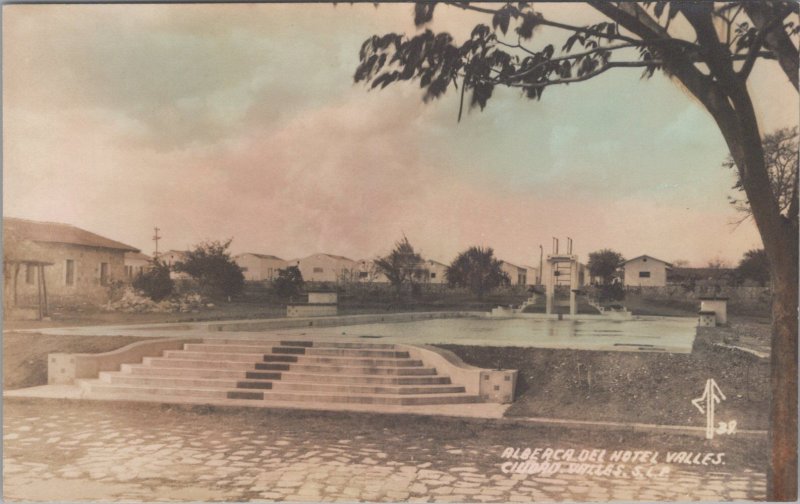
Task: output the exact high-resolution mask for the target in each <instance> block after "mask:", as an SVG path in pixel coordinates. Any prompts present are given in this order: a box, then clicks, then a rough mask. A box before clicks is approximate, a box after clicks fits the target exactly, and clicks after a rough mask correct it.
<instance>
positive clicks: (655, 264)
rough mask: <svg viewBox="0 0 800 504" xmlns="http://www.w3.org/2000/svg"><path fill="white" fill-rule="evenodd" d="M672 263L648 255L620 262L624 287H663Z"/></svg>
mask: <svg viewBox="0 0 800 504" xmlns="http://www.w3.org/2000/svg"><path fill="white" fill-rule="evenodd" d="M671 268H672V264H670V263H668V262H666V261H662V260H661V259H656V258H655V257H652V256H648V255H640V256H638V257H634V258H633V259H628V260H627V261H625V262H624V263H622V269H623V280H622V282H623V285H625V287H664V286H665V285H667V271H668V270H669V269H671Z"/></svg>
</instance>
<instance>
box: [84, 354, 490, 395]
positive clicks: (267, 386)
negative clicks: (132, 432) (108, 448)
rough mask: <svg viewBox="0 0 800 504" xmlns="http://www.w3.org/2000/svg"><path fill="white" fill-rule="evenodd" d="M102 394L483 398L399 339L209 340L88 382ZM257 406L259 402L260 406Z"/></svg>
mask: <svg viewBox="0 0 800 504" xmlns="http://www.w3.org/2000/svg"><path fill="white" fill-rule="evenodd" d="M82 385H83V387H84V389H85V390H86V391H87V392H88V393H89V394H90V395H91V396H95V397H104V396H107V397H114V398H132V399H145V400H153V401H165V402H168V401H169V400H170V399H171V398H172V399H174V398H191V400H192V401H193V402H203V401H204V400H207V401H208V402H225V400H232V399H235V400H251V401H253V402H254V403H256V402H257V401H293V402H317V403H360V404H384V405H430V404H455V403H473V402H479V401H480V398H479V396H477V395H471V394H467V393H466V392H465V389H464V387H463V386H461V385H458V384H453V383H452V382H451V380H450V378H449V377H448V376H442V375H440V374H438V373H437V371H436V369H435V368H433V367H428V366H425V364H424V363H423V362H422V361H421V360H417V359H412V358H411V357H410V355H409V353H408V352H407V351H400V350H398V349H397V348H396V347H395V345H392V344H380V343H361V342H311V341H294V340H283V341H275V342H264V341H256V340H253V339H233V338H231V339H225V338H222V339H219V338H213V339H204V340H203V343H187V344H185V345H184V348H183V349H182V350H167V351H165V352H163V355H162V356H161V357H145V358H144V359H143V361H142V363H140V364H123V365H122V366H121V369H120V371H104V372H101V373H100V375H99V377H98V379H97V380H84V381H83V382H82ZM256 404H257V403H256Z"/></svg>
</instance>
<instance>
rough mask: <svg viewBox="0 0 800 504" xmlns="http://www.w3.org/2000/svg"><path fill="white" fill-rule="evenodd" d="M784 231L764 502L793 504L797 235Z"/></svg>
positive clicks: (776, 265) (775, 271)
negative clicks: (769, 451) (765, 496)
mask: <svg viewBox="0 0 800 504" xmlns="http://www.w3.org/2000/svg"><path fill="white" fill-rule="evenodd" d="M787 227H789V226H787ZM787 231H788V232H787V233H786V235H784V236H782V237H777V238H778V239H777V240H775V241H785V242H787V243H786V245H791V246H787V247H786V248H783V247H781V248H780V249H778V250H777V251H776V252H775V253H774V254H773V259H772V263H773V268H772V285H773V288H774V292H773V296H774V298H773V301H772V354H771V362H770V365H771V369H770V388H771V390H772V397H771V402H770V430H769V433H770V447H771V459H770V467H769V475H768V478H767V498H768V499H769V500H773V501H795V500H797V281H798V271H797V260H798V257H797V238H796V237H797V234H796V233H794V235H795V238H794V240H792V239H791V235H792V233H791V230H787ZM781 238H783V240H780V239H781ZM792 242H793V244H792ZM765 245H766V244H765ZM781 249H782V250H781Z"/></svg>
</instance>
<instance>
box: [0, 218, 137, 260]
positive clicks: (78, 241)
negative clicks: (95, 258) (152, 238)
mask: <svg viewBox="0 0 800 504" xmlns="http://www.w3.org/2000/svg"><path fill="white" fill-rule="evenodd" d="M3 230H4V232H11V233H13V234H15V235H17V236H18V237H19V238H21V239H24V240H30V241H32V242H37V243H66V244H70V245H83V246H85V247H100V248H108V249H115V250H124V251H129V252H139V249H137V248H135V247H131V246H130V245H125V244H124V243H120V242H118V241H114V240H111V239H109V238H106V237H104V236H100V235H98V234H94V233H92V232H91V231H86V230H85V229H81V228H79V227H75V226H73V225H71V224H61V223H58V222H41V221H33V220H27V219H16V218H13V217H4V218H3Z"/></svg>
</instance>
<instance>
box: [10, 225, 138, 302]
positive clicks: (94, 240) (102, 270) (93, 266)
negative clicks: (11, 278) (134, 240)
mask: <svg viewBox="0 0 800 504" xmlns="http://www.w3.org/2000/svg"><path fill="white" fill-rule="evenodd" d="M24 243H32V244H35V245H36V249H37V257H36V261H37V262H38V263H41V264H49V266H48V267H46V268H39V267H34V266H35V265H34V264H33V263H30V265H29V266H25V268H24V271H23V272H22V274H23V277H22V279H21V280H22V281H20V282H18V283H17V285H16V295H17V299H18V301H19V302H20V303H23V304H25V303H30V300H31V299H34V298H37V297H38V291H39V289H40V288H42V287H40V285H41V286H43V287H44V288H45V289H46V292H47V296H49V297H51V298H52V299H54V300H70V299H74V300H92V301H105V300H106V299H107V296H108V291H107V287H108V286H109V285H110V284H111V283H112V282H113V281H116V280H124V279H125V278H126V274H125V253H126V252H139V249H137V248H135V247H132V246H130V245H126V244H124V243H121V242H118V241H115V240H112V239H110V238H106V237H104V236H100V235H98V234H95V233H92V232H91V231H87V230H85V229H81V228H79V227H76V226H72V225H70V224H62V223H57V222H42V221H34V220H27V219H16V218H11V217H4V218H3V246H4V248H6V249H7V248H14V247H16V246H18V245H19V244H24ZM4 253H5V251H4ZM42 272H44V273H43V274H44V278H42V279H41V280H42V281H40V280H39V278H38V275H41V274H42ZM17 274H19V273H18V272H15V275H17ZM6 280H8V279H6Z"/></svg>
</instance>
